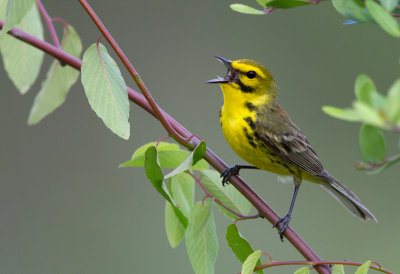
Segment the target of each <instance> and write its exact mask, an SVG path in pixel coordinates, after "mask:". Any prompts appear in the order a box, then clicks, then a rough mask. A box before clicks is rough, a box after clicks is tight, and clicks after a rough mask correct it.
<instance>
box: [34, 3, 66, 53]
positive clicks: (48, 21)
mask: <svg viewBox="0 0 400 274" xmlns="http://www.w3.org/2000/svg"><path fill="white" fill-rule="evenodd" d="M36 5H37V7H38V8H39V11H40V13H41V14H42V16H43V19H44V21H46V24H47V27H48V29H49V32H50V36H51V39H52V40H53V43H54V45H55V46H56V47H57V48H59V49H60V48H61V45H60V41H59V40H58V36H57V32H56V29H55V28H54V25H53V21H52V19H51V17H50V15H49V14H48V13H47V11H46V9H45V7H44V6H43V4H42V1H41V0H38V1H36Z"/></svg>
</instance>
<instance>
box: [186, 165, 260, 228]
mask: <svg viewBox="0 0 400 274" xmlns="http://www.w3.org/2000/svg"><path fill="white" fill-rule="evenodd" d="M188 173H189V174H190V176H192V178H193V179H194V180H195V181H196V182H197V183H198V184H199V186H200V187H201V189H203V191H204V193H205V194H206V196H207V197H210V198H211V199H213V200H214V201H215V202H216V203H217V204H219V205H220V206H222V207H223V208H225V209H226V210H228V211H229V212H230V213H233V214H235V215H236V216H238V217H239V218H240V219H242V220H245V219H255V218H258V217H259V215H258V214H257V216H255V215H254V216H253V215H252V216H246V215H243V214H241V213H240V212H237V211H235V210H233V209H232V208H230V207H229V206H227V205H225V204H224V203H223V202H221V201H220V200H218V199H217V198H216V197H215V196H214V195H212V194H211V193H210V192H209V191H208V189H207V188H206V186H205V185H204V183H203V182H202V181H201V179H200V178H198V177H197V176H195V175H194V174H193V173H191V172H188ZM235 222H236V221H235Z"/></svg>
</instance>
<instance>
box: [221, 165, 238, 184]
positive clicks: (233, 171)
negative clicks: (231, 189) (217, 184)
mask: <svg viewBox="0 0 400 274" xmlns="http://www.w3.org/2000/svg"><path fill="white" fill-rule="evenodd" d="M239 170H240V167H239V165H234V166H231V167H228V168H226V169H225V170H224V171H222V172H221V175H220V176H219V177H221V178H222V185H223V186H225V184H229V182H228V181H229V178H231V177H232V176H233V175H238V174H239Z"/></svg>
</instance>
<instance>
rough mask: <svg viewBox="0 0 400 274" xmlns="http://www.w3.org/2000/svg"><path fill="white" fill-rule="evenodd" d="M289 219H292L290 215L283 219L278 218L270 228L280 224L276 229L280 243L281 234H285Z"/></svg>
mask: <svg viewBox="0 0 400 274" xmlns="http://www.w3.org/2000/svg"><path fill="white" fill-rule="evenodd" d="M291 218H292V216H291V215H290V214H286V216H285V217H283V218H280V219H279V220H278V221H276V222H275V223H274V225H273V226H272V227H277V226H278V225H279V224H280V226H279V228H278V233H279V237H280V238H281V241H282V242H283V233H285V230H286V228H287V227H288V226H289V222H290V219H291Z"/></svg>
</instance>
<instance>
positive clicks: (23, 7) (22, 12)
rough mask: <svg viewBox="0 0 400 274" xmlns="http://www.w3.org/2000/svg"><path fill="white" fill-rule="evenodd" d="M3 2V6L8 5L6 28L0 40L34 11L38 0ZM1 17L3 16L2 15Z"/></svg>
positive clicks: (10, 0) (1, 33)
mask: <svg viewBox="0 0 400 274" xmlns="http://www.w3.org/2000/svg"><path fill="white" fill-rule="evenodd" d="M2 2H3V3H2V5H3V4H4V5H5V3H7V8H6V17H5V22H4V26H3V29H2V30H1V31H0V38H3V35H4V34H5V33H6V32H7V31H9V30H10V29H12V28H13V27H15V26H17V24H19V23H20V22H21V20H22V18H24V17H25V16H27V14H28V13H29V12H30V11H31V10H32V7H33V5H34V4H35V2H36V0H9V1H8V2H7V1H5V0H2ZM0 15H2V14H1V13H0ZM1 19H3V18H1ZM18 28H19V27H18ZM3 42H4V41H3V40H2V41H1V43H3Z"/></svg>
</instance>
